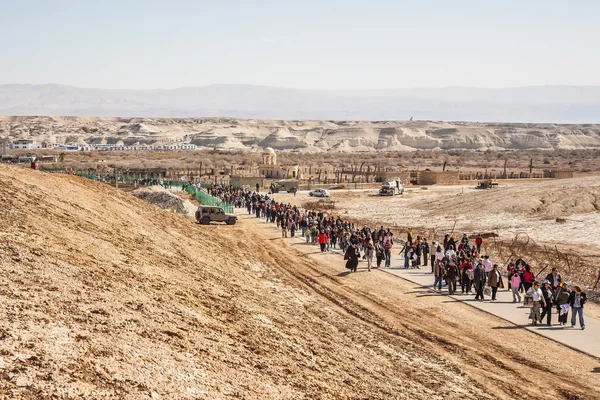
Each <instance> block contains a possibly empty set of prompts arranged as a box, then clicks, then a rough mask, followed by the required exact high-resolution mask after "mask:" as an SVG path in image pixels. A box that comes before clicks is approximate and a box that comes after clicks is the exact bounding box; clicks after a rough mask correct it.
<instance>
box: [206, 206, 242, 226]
mask: <svg viewBox="0 0 600 400" xmlns="http://www.w3.org/2000/svg"><path fill="white" fill-rule="evenodd" d="M196 222H198V223H199V224H203V225H209V224H210V223H211V222H225V223H226V224H227V225H235V223H236V222H237V217H236V216H235V215H234V214H226V213H225V211H223V209H222V208H221V207H217V206H200V207H198V210H196Z"/></svg>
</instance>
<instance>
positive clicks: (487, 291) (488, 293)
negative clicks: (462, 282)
mask: <svg viewBox="0 0 600 400" xmlns="http://www.w3.org/2000/svg"><path fill="white" fill-rule="evenodd" d="M483 295H484V296H491V295H492V288H491V287H490V286H486V287H485V288H483Z"/></svg>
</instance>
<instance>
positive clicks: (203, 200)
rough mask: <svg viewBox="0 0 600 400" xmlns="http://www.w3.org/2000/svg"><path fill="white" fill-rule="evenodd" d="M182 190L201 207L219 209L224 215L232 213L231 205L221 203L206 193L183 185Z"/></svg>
mask: <svg viewBox="0 0 600 400" xmlns="http://www.w3.org/2000/svg"><path fill="white" fill-rule="evenodd" d="M183 190H185V191H186V192H187V193H188V194H190V195H192V196H194V197H196V200H198V202H199V203H200V204H202V205H206V206H217V207H221V208H223V211H225V212H226V213H233V204H231V203H226V202H224V201H221V200H220V199H218V198H216V197H214V196H211V195H210V194H208V193H206V192H205V191H204V190H202V189H197V188H196V187H194V186H192V185H188V184H184V185H183Z"/></svg>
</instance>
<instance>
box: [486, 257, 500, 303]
mask: <svg viewBox="0 0 600 400" xmlns="http://www.w3.org/2000/svg"><path fill="white" fill-rule="evenodd" d="M487 278H488V285H489V286H490V287H491V288H492V301H496V293H497V292H498V288H500V289H502V288H504V282H502V274H500V271H498V264H494V265H493V266H492V270H491V271H490V272H488V276H487Z"/></svg>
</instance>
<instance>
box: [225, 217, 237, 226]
mask: <svg viewBox="0 0 600 400" xmlns="http://www.w3.org/2000/svg"><path fill="white" fill-rule="evenodd" d="M227 225H235V218H229V219H228V220H227Z"/></svg>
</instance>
